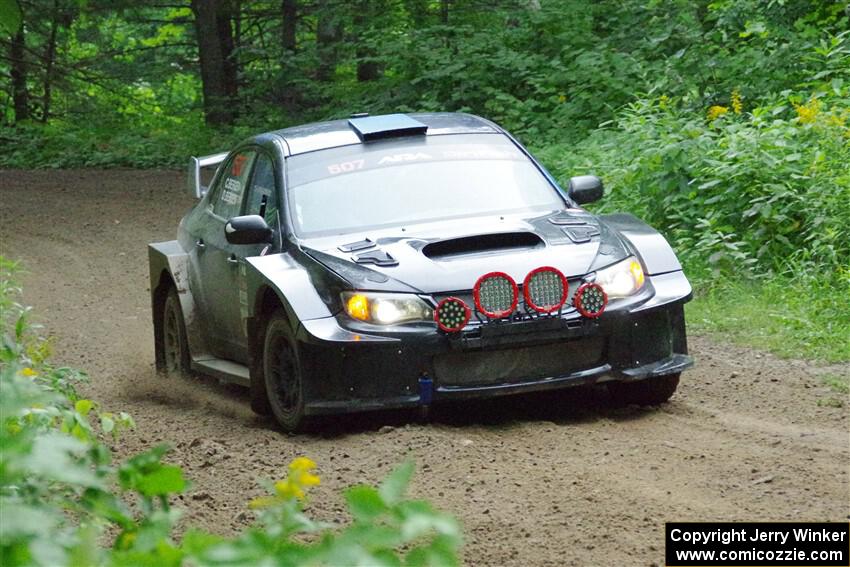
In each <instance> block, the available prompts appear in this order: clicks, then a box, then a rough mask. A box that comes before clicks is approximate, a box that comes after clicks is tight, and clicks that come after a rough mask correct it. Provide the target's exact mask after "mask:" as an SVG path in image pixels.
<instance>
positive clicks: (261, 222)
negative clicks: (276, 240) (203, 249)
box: [224, 215, 272, 244]
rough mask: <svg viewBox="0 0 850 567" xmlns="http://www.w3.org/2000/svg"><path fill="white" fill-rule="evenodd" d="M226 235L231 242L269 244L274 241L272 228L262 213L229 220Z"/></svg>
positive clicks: (225, 227) (225, 230)
mask: <svg viewBox="0 0 850 567" xmlns="http://www.w3.org/2000/svg"><path fill="white" fill-rule="evenodd" d="M224 236H225V238H227V241H228V242H229V243H231V244H267V243H270V242H272V229H271V228H270V227H269V225H268V224H266V220H265V219H264V218H263V217H261V216H260V215H245V216H242V217H233V218H232V219H230V220H229V221H227V224H225V225H224Z"/></svg>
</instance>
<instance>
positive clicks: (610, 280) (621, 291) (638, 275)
mask: <svg viewBox="0 0 850 567" xmlns="http://www.w3.org/2000/svg"><path fill="white" fill-rule="evenodd" d="M645 281H646V278H645V277H644V275H643V267H641V265H640V262H639V261H638V259H637V258H635V257H634V256H630V257H629V258H626V259H625V260H623V261H622V262H617V263H616V264H614V265H613V266H609V267H607V268H605V269H604V270H599V271H598V272H596V283H598V284H599V285H601V286H602V289H604V290H605V293H606V294H607V295H608V297H609V298H613V297H628V296H629V295H632V294H634V293H637V292H638V291H639V290H640V289H641V288H642V287H643V284H644V282H645Z"/></svg>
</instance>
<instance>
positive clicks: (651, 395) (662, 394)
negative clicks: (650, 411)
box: [608, 373, 681, 406]
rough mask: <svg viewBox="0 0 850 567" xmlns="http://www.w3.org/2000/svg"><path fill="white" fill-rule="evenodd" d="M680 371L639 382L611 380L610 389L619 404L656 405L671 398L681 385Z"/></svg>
mask: <svg viewBox="0 0 850 567" xmlns="http://www.w3.org/2000/svg"><path fill="white" fill-rule="evenodd" d="M680 375H681V374H680V373H676V374H667V375H665V376H657V377H655V378H647V379H645V380H639V381H637V382H611V383H609V384H608V391H609V392H610V393H611V397H612V398H613V399H614V402H615V403H617V404H619V405H625V404H637V405H641V406H654V405H658V404H662V403H664V402H666V401H667V400H669V399H670V397H671V396H672V395H673V393H674V392H675V391H676V388H677V387H678V386H679V376H680Z"/></svg>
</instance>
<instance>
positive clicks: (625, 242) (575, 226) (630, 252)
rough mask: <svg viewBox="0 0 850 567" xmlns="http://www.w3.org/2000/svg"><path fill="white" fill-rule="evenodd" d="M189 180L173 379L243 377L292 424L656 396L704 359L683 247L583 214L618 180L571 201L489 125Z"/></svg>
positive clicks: (176, 293)
mask: <svg viewBox="0 0 850 567" xmlns="http://www.w3.org/2000/svg"><path fill="white" fill-rule="evenodd" d="M211 166H217V169H216V172H215V174H214V176H213V178H212V181H211V183H210V184H209V188H208V189H207V188H206V187H203V186H202V185H201V178H202V175H201V174H202V171H203V170H204V168H207V167H211ZM189 184H190V190H191V191H192V193H193V194H194V195H196V196H197V197H198V198H200V201H199V202H198V204H197V205H196V206H195V207H194V208H192V209H191V210H190V211H189V213H188V214H187V215H186V216H185V217H184V218H183V220H182V222H181V223H180V227H179V229H178V234H177V240H173V241H169V242H160V243H156V244H151V245H150V246H149V253H150V278H151V288H150V289H151V299H152V306H153V321H154V330H155V339H156V363H157V368H158V369H160V370H162V371H165V372H175V373H179V372H185V371H189V370H195V371H198V372H201V373H203V374H207V375H212V376H215V377H218V378H219V379H222V380H227V381H231V382H235V383H238V384H243V385H245V386H247V387H249V388H250V390H251V403H252V407H253V408H254V409H255V410H256V411H258V412H262V413H272V414H273V415H274V416H275V418H276V419H277V420H278V421H279V422H280V424H281V425H282V426H283V427H284V428H285V429H288V430H292V429H295V428H297V427H298V426H299V425H300V424H301V423H302V422H303V420H304V417H305V416H312V415H318V414H327V413H336V412H344V411H358V410H366V409H377V408H388V407H404V406H417V405H422V406H427V405H429V404H432V403H438V402H440V401H441V400H457V399H462V398H470V397H483V396H497V395H503V394H512V393H520V392H529V391H535V390H546V389H551V388H562V387H565V386H571V385H576V384H587V383H595V382H605V383H606V384H607V385H608V388H609V390H610V391H611V393H612V394H613V395H614V396H615V397H617V398H620V399H621V400H623V401H631V402H635V403H643V404H654V403H660V402H663V401H665V400H667V399H668V398H669V397H670V396H671V395H672V394H673V392H674V391H675V389H676V386H677V384H678V381H679V375H680V373H681V372H682V371H683V370H684V369H686V368H688V367H689V366H691V365H692V360H691V358H690V357H689V356H688V355H687V343H686V338H685V322H684V316H683V304H684V303H685V302H686V301H688V300H689V299H690V298H691V286H690V284H689V283H688V280H687V279H686V278H685V275H684V274H683V273H682V268H681V265H680V264H679V262H678V260H677V258H676V255H675V253H674V252H673V250H672V249H671V248H670V246H669V245H668V243H667V242H666V240H665V239H664V238H663V237H662V236H661V235H660V234H659V233H658V232H656V231H655V230H654V229H652V228H651V227H649V226H647V225H646V224H644V223H643V222H641V221H640V220H638V219H636V218H635V217H633V216H631V215H627V214H615V215H600V216H596V215H592V214H590V213H588V212H587V211H585V210H584V209H582V208H581V205H582V204H584V203H589V202H592V201H596V200H598V199H599V198H601V197H602V184H601V182H600V181H599V179H597V178H596V177H592V176H582V177H574V178H573V179H571V180H570V183H569V186H568V188H567V189H566V190H564V189H562V188H561V187H559V186H558V184H557V182H556V181H555V180H554V179H553V178H552V176H551V175H550V174H549V173H548V172H547V171H546V170H545V169H544V168H543V167H542V166H541V165H540V164H539V163H537V161H535V159H534V158H533V157H532V156H531V155H530V154H529V153H528V151H527V150H526V149H525V148H524V147H523V146H521V145H520V144H519V143H518V142H517V141H516V140H515V139H514V138H513V137H511V135H510V134H508V133H507V132H505V131H504V130H503V129H502V128H500V127H499V126H497V125H496V124H494V123H492V122H490V121H488V120H484V119H482V118H479V117H476V116H471V115H468V114H448V113H437V114H411V115H403V114H394V115H386V116H357V117H354V118H352V119H350V120H337V121H331V122H322V123H316V124H308V125H305V126H298V127H294V128H287V129H285V130H280V131H276V132H270V133H266V134H262V135H259V136H255V137H253V138H250V139H248V140H246V141H245V142H243V143H242V144H240V145H239V146H238V147H236V148H235V149H234V150H232V151H231V152H229V153H223V154H219V155H215V156H208V157H204V158H192V161H191V166H190V175H189Z"/></svg>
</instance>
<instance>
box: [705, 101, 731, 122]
mask: <svg viewBox="0 0 850 567" xmlns="http://www.w3.org/2000/svg"><path fill="white" fill-rule="evenodd" d="M727 112H729V109H728V108H727V107H725V106H718V105H714V106H712V107H711V108H709V109H708V121H709V122H714V121H715V120H717V119H718V118H720V117H721V116H723V115H724V114H726V113H727Z"/></svg>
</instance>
